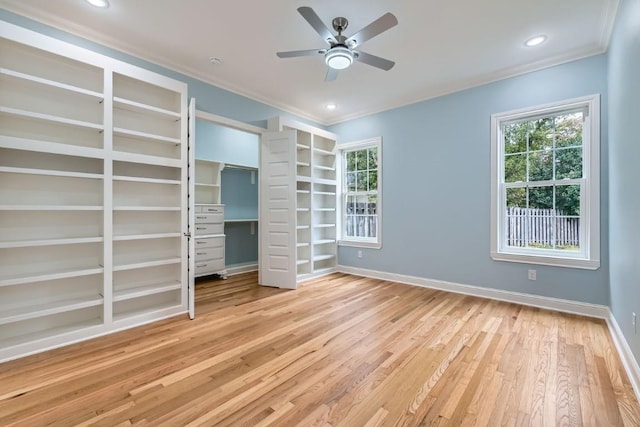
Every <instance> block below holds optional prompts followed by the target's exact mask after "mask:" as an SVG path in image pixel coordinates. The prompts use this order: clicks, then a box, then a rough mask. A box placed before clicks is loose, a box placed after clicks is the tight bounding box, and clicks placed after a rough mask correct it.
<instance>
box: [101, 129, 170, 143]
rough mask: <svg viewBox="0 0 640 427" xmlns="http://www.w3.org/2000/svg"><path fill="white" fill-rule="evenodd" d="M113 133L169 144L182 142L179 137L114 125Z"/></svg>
mask: <svg viewBox="0 0 640 427" xmlns="http://www.w3.org/2000/svg"><path fill="white" fill-rule="evenodd" d="M113 133H114V134H115V135H120V136H125V137H129V138H134V139H142V140H145V141H152V142H167V143H171V144H175V145H180V144H182V141H181V140H180V139H179V138H171V137H168V136H163V135H156V134H153V133H149V132H140V131H137V130H131V129H124V128H117V127H114V128H113Z"/></svg>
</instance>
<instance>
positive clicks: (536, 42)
mask: <svg viewBox="0 0 640 427" xmlns="http://www.w3.org/2000/svg"><path fill="white" fill-rule="evenodd" d="M545 40H547V36H544V35H540V36H535V37H531V38H530V39H529V40H527V41H526V42H524V45H525V46H527V47H535V46H540V45H541V44H542V43H544V42H545Z"/></svg>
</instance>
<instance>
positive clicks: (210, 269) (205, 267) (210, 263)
mask: <svg viewBox="0 0 640 427" xmlns="http://www.w3.org/2000/svg"><path fill="white" fill-rule="evenodd" d="M223 270H224V258H221V259H215V260H207V261H199V262H198V261H196V276H201V275H204V274H211V273H217V272H219V271H223Z"/></svg>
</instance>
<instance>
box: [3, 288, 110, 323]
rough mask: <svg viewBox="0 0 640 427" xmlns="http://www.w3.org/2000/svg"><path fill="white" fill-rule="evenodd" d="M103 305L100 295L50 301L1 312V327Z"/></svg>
mask: <svg viewBox="0 0 640 427" xmlns="http://www.w3.org/2000/svg"><path fill="white" fill-rule="evenodd" d="M103 303H104V299H103V298H102V297H101V296H99V295H95V296H91V297H82V298H70V299H67V300H61V301H55V302H51V301H49V302H47V303H46V304H38V305H31V306H26V307H20V308H13V309H10V310H4V311H0V325H6V324H7V323H14V322H20V321H22V320H29V319H35V318H38V317H43V316H50V315H52V314H57V313H64V312H67V311H73V310H80V309H82V308H87V307H94V306H97V305H101V304H103Z"/></svg>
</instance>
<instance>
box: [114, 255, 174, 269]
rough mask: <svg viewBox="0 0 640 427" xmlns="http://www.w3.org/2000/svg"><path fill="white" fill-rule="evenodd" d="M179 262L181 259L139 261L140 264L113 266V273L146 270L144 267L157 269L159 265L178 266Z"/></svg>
mask: <svg viewBox="0 0 640 427" xmlns="http://www.w3.org/2000/svg"><path fill="white" fill-rule="evenodd" d="M180 262H182V258H180V257H172V258H161V259H156V260H149V261H141V262H136V263H131V264H120V265H114V266H113V271H125V270H135V269H138V268H146V267H158V266H161V265H170V264H178V263H180Z"/></svg>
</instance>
